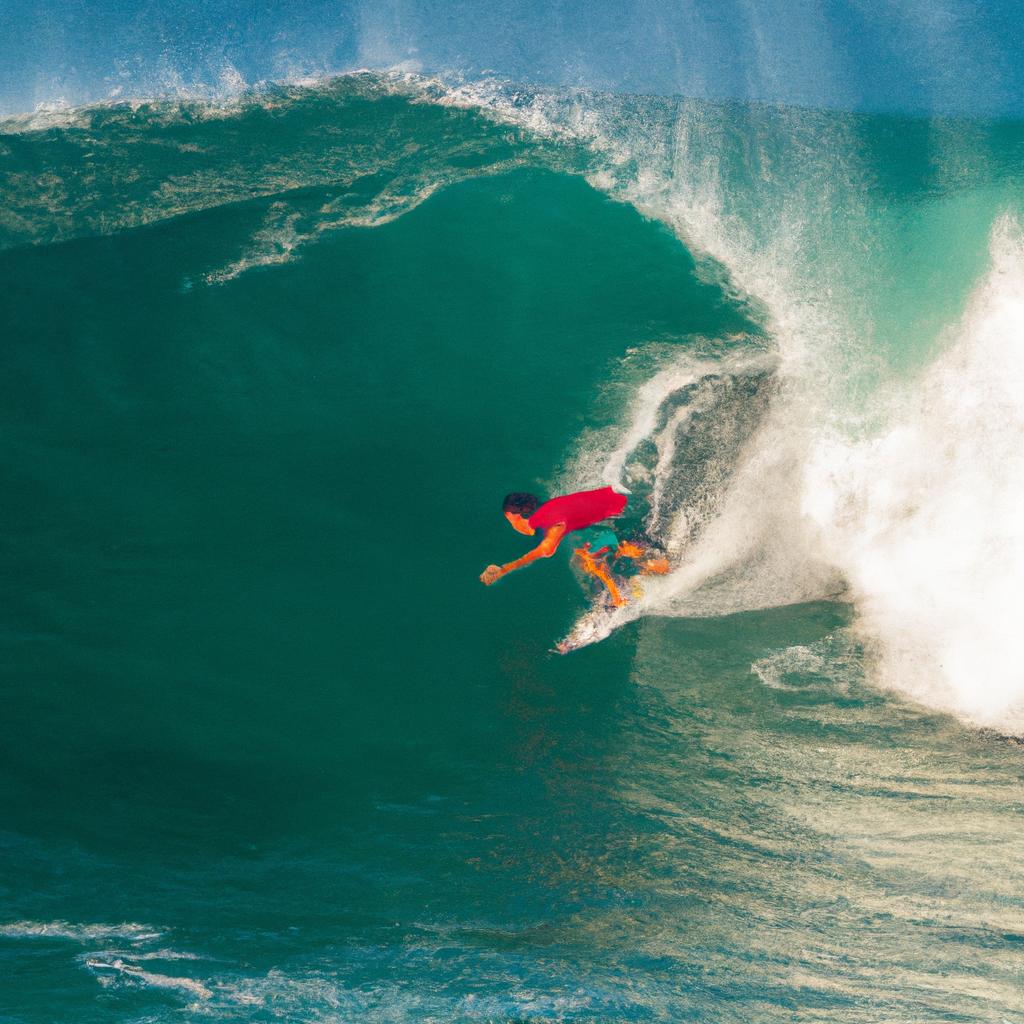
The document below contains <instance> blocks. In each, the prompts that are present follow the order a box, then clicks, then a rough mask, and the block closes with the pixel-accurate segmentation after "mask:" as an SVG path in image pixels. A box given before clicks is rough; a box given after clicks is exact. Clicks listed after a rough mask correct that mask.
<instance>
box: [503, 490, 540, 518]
mask: <svg viewBox="0 0 1024 1024" xmlns="http://www.w3.org/2000/svg"><path fill="white" fill-rule="evenodd" d="M539 505H540V498H538V497H537V495H536V494H527V493H526V492H525V491H513V492H512V493H511V494H506V495H505V500H504V501H503V502H502V503H501V511H502V512H504V513H505V515H508V513H509V512H512V513H513V514H514V515H517V516H526V517H529V516H531V515H533V513H534V512H536V511H537V508H538V506H539Z"/></svg>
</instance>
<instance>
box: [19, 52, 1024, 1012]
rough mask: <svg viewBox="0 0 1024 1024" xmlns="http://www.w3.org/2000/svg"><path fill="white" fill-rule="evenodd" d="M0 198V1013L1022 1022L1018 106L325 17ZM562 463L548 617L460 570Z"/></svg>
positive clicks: (1022, 427)
mask: <svg viewBox="0 0 1024 1024" xmlns="http://www.w3.org/2000/svg"><path fill="white" fill-rule="evenodd" d="M0 197H2V204H0V283H2V288H0V339H2V345H0V438H2V444H0V491H2V494H3V499H4V500H3V510H4V511H3V527H2V530H0V588H2V595H3V596H2V603H0V608H2V611H0V645H2V656H0V666H2V667H0V673H2V676H0V678H2V683H0V685H2V693H3V698H4V699H3V713H2V716H0V1021H3V1022H4V1024H29V1022H32V1024H35V1022H40V1024H41V1022H52V1021H62V1022H71V1021H74V1022H78V1024H88V1022H94V1021H95V1022H109V1021H123V1022H139V1024H141V1022H146V1024H157V1022H173V1021H203V1020H210V1021H253V1022H259V1021H289V1022H291V1021H309V1022H314V1021H323V1022H328V1021H330V1022H348V1021H359V1022H363V1021H365V1022H399V1021H403V1022H404V1021H424V1022H426V1021H437V1022H442V1021H443V1022H449V1021H458V1022H462V1021H494V1022H499V1021H500V1022H506V1021H507V1022H511V1021H531V1022H539V1021H581V1022H582V1021H587V1022H593V1021H602V1022H603V1021H701V1022H736V1024H759V1022H766V1024H773V1022H783V1021H785V1022H808V1024H810V1022H824V1021H828V1022H830V1024H881V1022H897V1021H899V1022H908V1024H909V1022H913V1024H921V1022H930V1021H948V1022H963V1024H967V1022H979V1024H981V1022H984V1024H1018V1022H1022V1021H1024V832H1022V814H1024V746H1022V741H1021V738H1020V737H1021V735H1022V734H1024V672H1022V669H1021V645H1020V607H1021V601H1020V588H1021V580H1022V579H1024V526H1022V520H1021V508H1022V507H1024V233H1022V229H1021V223H1020V220H1019V219H1018V218H1019V217H1020V216H1021V215H1022V214H1024V123H1021V122H1018V121H1015V120H1012V119H1006V118H1003V119H996V118H985V117H981V116H972V117H969V116H949V115H940V114H929V115H919V116H911V115H901V114H896V113H878V112H876V113H870V112H859V113H849V112H846V113H844V112H842V111H840V110H832V111H829V110H824V109H812V108H809V107H801V106H796V105H772V104H763V103H758V102H752V101H739V100H712V99H701V100H698V99H679V98H670V97H665V96H655V95H647V96H644V95H637V94H635V93H627V92H616V91H614V90H608V91H598V90H594V89H576V88H558V89H543V88H540V87H531V88H525V87H515V86H513V85H510V84H508V81H507V80H506V79H503V78H498V77H492V78H483V79H477V80H474V81H472V82H468V81H466V80H462V81H461V82H458V83H455V84H453V83H451V82H447V83H446V82H445V81H443V80H442V79H440V78H431V77H428V76H425V75H417V74H411V73H408V72H401V71H400V72H374V73H368V72H367V73H358V74H349V75H343V76H339V77H335V78H328V79H324V80H320V81H316V82H311V83H306V84H292V85H277V86H263V87H260V88H255V89H250V90H243V91H241V92H240V93H238V94H236V95H235V96H233V97H223V98H204V99H161V100H153V101H147V102H141V101H139V102H118V101H111V102H104V103H99V104H96V105H93V106H85V107H71V108H69V107H50V108H46V109H40V110H37V111H35V112H34V113H31V114H25V115H17V116H13V115H12V116H10V117H8V118H7V119H6V120H4V121H2V122H0ZM604 483H612V484H615V485H616V486H619V487H622V488H625V489H628V490H629V491H630V493H631V498H630V508H629V516H628V518H627V520H626V523H625V528H626V530H645V531H646V532H647V533H649V534H650V535H652V536H654V537H655V538H656V539H658V540H659V541H660V542H661V543H662V544H663V545H664V546H665V547H666V549H667V550H668V551H669V552H670V555H671V558H672V560H673V565H674V567H675V568H674V570H673V572H672V573H671V575H670V576H668V577H667V578H665V579H663V580H657V581H651V582H650V583H649V585H648V586H647V587H646V589H645V591H644V594H643V596H642V597H640V598H637V599H635V600H634V601H633V602H632V604H631V605H630V606H629V610H628V614H626V615H624V616H622V617H621V619H620V620H617V621H615V622H614V623H613V624H612V625H613V626H614V627H616V628H609V631H608V632H609V635H608V636H607V638H606V639H604V640H602V641H601V642H599V643H596V644H593V645H591V646H588V647H586V648H584V649H582V650H579V651H576V652H574V653H572V654H570V655H567V656H564V657H563V656H559V655H557V654H554V653H552V648H553V646H554V645H555V643H556V642H557V641H558V640H559V639H560V638H561V637H563V636H565V635H566V634H567V633H570V632H571V631H572V630H573V628H574V625H575V624H576V623H578V621H579V619H580V617H581V616H583V615H584V614H585V613H586V611H587V608H588V595H587V593H586V592H585V590H584V589H583V588H581V586H580V583H579V581H578V580H577V579H576V577H575V576H574V575H573V572H572V571H571V569H570V567H569V565H568V564H567V560H566V559H564V558H563V557H561V555H560V556H559V557H556V558H553V559H551V560H550V561H547V562H544V563H542V564H538V565H534V566H532V567H530V568H529V569H528V570H527V571H524V572H522V573H517V574H515V575H513V576H510V577H509V578H507V579H503V580H502V581H501V582H500V583H499V584H497V585H496V586H494V587H492V588H489V589H484V588H483V587H482V586H481V584H480V582H479V580H478V575H479V573H480V572H481V571H482V570H483V569H484V568H485V566H487V565H488V564H489V563H490V562H495V561H502V562H505V561H509V560H511V559H513V558H515V557H517V556H518V555H519V554H521V553H522V552H523V551H524V550H525V549H526V546H527V541H526V539H525V538H523V537H520V536H519V535H517V534H515V533H514V532H513V531H511V530H510V529H509V528H508V526H507V524H506V523H505V521H504V520H503V518H502V516H501V512H500V506H501V499H502V497H503V495H504V494H505V493H506V492H507V491H513V490H532V491H536V492H538V493H542V494H545V495H552V494H555V493H559V492H561V491H563V490H564V489H567V488H570V487H581V486H587V485H589V486H600V485H602V484H604Z"/></svg>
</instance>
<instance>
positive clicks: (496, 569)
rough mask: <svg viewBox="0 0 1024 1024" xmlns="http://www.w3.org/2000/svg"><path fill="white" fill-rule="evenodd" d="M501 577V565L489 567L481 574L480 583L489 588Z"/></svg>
mask: <svg viewBox="0 0 1024 1024" xmlns="http://www.w3.org/2000/svg"><path fill="white" fill-rule="evenodd" d="M500 575H501V566H500V565H489V566H487V568H486V569H484V571H483V572H482V573H480V582H481V583H483V585H484V586H485V587H489V586H490V585H491V584H492V583H493V582H494V581H495V580H496V579H497V578H498V577H499V576H500Z"/></svg>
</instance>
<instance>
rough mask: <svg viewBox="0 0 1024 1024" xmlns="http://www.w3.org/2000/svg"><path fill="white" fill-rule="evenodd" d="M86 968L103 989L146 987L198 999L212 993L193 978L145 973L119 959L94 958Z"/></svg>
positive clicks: (134, 965)
mask: <svg viewBox="0 0 1024 1024" xmlns="http://www.w3.org/2000/svg"><path fill="white" fill-rule="evenodd" d="M86 967H88V968H89V970H91V971H92V972H93V973H94V974H95V975H96V978H97V980H98V981H99V983H100V984H101V985H103V986H104V987H109V986H110V985H111V984H114V983H119V984H124V985H127V986H129V987H135V986H140V987H146V988H159V989H169V990H171V991H174V992H181V993H187V994H188V995H192V996H197V997H198V998H200V999H209V998H210V997H211V996H212V995H213V993H212V992H211V991H210V989H209V988H207V986H206V985H204V984H203V983H202V982H201V981H197V980H196V979H195V978H181V977H172V976H170V975H167V974H157V973H155V972H153V971H147V970H144V969H143V968H141V967H139V966H138V965H137V964H134V963H131V962H128V961H125V960H121V959H119V958H114V959H103V958H95V959H90V960H87V961H86Z"/></svg>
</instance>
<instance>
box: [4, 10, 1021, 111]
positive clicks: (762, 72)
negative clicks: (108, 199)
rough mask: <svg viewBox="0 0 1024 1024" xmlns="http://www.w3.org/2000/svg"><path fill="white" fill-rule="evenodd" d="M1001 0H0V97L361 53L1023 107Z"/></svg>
mask: <svg viewBox="0 0 1024 1024" xmlns="http://www.w3.org/2000/svg"><path fill="white" fill-rule="evenodd" d="M1022 6H1024V5H1021V4H1019V3H1018V2H1016V0H1014V2H1011V0H989V2H980V0H673V2H658V0H619V2H608V0H547V2H536V0H505V2H496V0H489V2H482V0H448V2H442V0H358V2H352V0H164V2H161V3H156V2H153V0H62V2H60V3H54V2H53V0H45V2H44V0H0V112H4V113H13V112H18V111H24V110H30V109H32V108H34V107H35V106H36V105H37V104H39V103H53V102H60V101H63V102H66V103H71V104H79V103H84V102H90V101H94V100H99V99H103V98H105V97H108V96H110V95H112V94H113V95H121V96H153V95H159V94H165V93H173V92H175V91H183V90H189V89H195V88H197V87H198V88H205V89H209V90H218V89H231V88H234V87H236V86H237V85H238V83H239V81H244V82H248V83H254V82H257V81H260V80H275V79H282V78H288V77H297V76H316V75H322V74H328V73H332V72H339V71H345V70H349V69H351V68H354V67H359V66H369V67H386V66H391V65H395V64H406V65H411V66H414V67H417V68H419V69H422V70H424V71H427V72H434V71H441V72H461V73H466V74H470V75H472V74H476V73H479V72H481V71H484V70H490V71H494V72H497V73H498V74H501V75H504V76H507V77H509V78H513V79H516V80H519V81H524V82H529V83H536V84H546V85H582V86H588V87H594V88H603V89H614V90H620V91H636V92H660V93H682V94H685V95H694V96H710V97H718V98H726V97H729V98H744V99H758V100H769V101H778V102H784V103H797V104H802V105H809V106H829V107H839V108H843V109H862V110H900V111H932V112H935V111H938V112H946V113H957V114H996V115H1009V116H1021V115H1024V60H1022V58H1021V56H1020V53H1021V48H1022V43H1024V39H1022V32H1021V25H1022V22H1024V15H1022V13H1021V9H1022Z"/></svg>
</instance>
